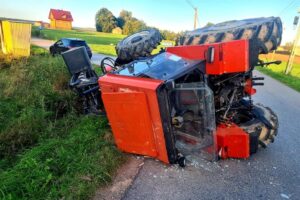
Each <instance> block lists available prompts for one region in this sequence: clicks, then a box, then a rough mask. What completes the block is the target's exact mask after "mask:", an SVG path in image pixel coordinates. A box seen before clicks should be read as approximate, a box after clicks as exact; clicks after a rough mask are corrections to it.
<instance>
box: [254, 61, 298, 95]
mask: <svg viewBox="0 0 300 200" xmlns="http://www.w3.org/2000/svg"><path fill="white" fill-rule="evenodd" d="M286 64H287V63H286V62H282V63H281V64H280V65H270V66H268V67H266V68H262V67H257V68H256V69H257V70H259V71H260V72H262V73H264V74H267V75H269V76H271V77H273V78H275V79H277V80H279V81H280V82H282V83H284V84H285V85H287V86H289V87H291V88H293V89H295V90H297V91H299V92H300V64H294V67H293V69H292V71H291V73H290V74H289V75H286V74H285V73H284V71H285V68H286Z"/></svg>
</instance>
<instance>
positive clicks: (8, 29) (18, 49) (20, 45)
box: [0, 21, 31, 57]
mask: <svg viewBox="0 0 300 200" xmlns="http://www.w3.org/2000/svg"><path fill="white" fill-rule="evenodd" d="M30 38H31V24H29V23H20V22H12V21H0V40H1V49H2V52H3V53H4V54H11V55H13V56H25V57H28V56H29V55H30Z"/></svg>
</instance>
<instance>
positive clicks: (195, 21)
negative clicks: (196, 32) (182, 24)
mask: <svg viewBox="0 0 300 200" xmlns="http://www.w3.org/2000/svg"><path fill="white" fill-rule="evenodd" d="M186 2H187V3H188V4H190V6H191V7H192V8H193V9H194V29H196V28H197V24H198V25H199V20H198V8H197V7H195V6H194V5H193V4H192V3H191V2H190V1H189V0H186Z"/></svg>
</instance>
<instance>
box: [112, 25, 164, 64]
mask: <svg viewBox="0 0 300 200" xmlns="http://www.w3.org/2000/svg"><path fill="white" fill-rule="evenodd" d="M161 40H162V36H161V34H160V32H159V31H158V30H157V29H147V30H142V31H139V32H137V33H134V34H132V35H130V36H128V37H126V38H124V39H123V40H121V41H120V42H119V43H118V44H117V46H116V52H117V55H118V59H119V60H122V61H131V60H135V59H137V58H139V57H146V56H150V55H151V52H152V50H153V49H155V48H156V47H157V45H159V44H160V42H161Z"/></svg>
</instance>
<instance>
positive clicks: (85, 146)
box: [0, 47, 124, 199]
mask: <svg viewBox="0 0 300 200" xmlns="http://www.w3.org/2000/svg"><path fill="white" fill-rule="evenodd" d="M69 78H70V76H69V73H68V71H67V69H66V66H65V64H64V63H63V60H62V58H61V57H54V58H53V57H52V56H50V55H49V54H48V51H47V50H44V49H41V48H38V47H32V55H31V56H30V57H29V58H28V59H10V58H9V57H7V56H3V55H1V54H0V199H88V198H90V197H91V196H92V195H93V194H94V191H95V190H96V189H97V187H99V186H101V185H105V184H107V183H108V182H110V180H111V177H112V175H113V173H114V172H115V170H116V168H117V167H118V166H119V165H120V164H121V163H122V162H123V161H124V158H123V156H122V154H121V153H120V152H119V151H118V150H117V149H116V147H115V146H114V144H113V139H112V134H111V132H110V129H109V127H108V125H107V120H106V119H105V118H103V117H99V116H84V115H81V114H80V113H81V107H82V106H81V104H80V102H79V99H78V97H77V95H75V94H74V93H73V92H72V91H71V90H70V89H69V88H68V81H69Z"/></svg>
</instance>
